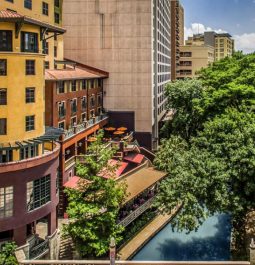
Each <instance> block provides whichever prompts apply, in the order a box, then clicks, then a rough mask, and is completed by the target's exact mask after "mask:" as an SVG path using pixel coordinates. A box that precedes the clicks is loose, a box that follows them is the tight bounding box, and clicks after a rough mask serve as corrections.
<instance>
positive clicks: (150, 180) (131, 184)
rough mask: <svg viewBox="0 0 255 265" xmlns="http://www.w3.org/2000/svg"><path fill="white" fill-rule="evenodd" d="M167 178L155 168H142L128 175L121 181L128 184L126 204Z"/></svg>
mask: <svg viewBox="0 0 255 265" xmlns="http://www.w3.org/2000/svg"><path fill="white" fill-rule="evenodd" d="M165 176H166V173H165V172H162V171H158V170H156V169H154V168H153V167H149V168H142V169H141V170H139V171H136V172H135V173H133V174H132V175H128V176H127V177H126V178H124V179H122V180H120V182H122V181H123V182H125V183H126V184H127V194H128V196H127V198H126V202H128V201H130V200H131V199H133V198H135V197H137V196H138V195H139V194H140V193H142V192H143V191H145V190H146V189H148V188H150V187H151V186H153V185H154V184H156V183H157V182H158V181H160V180H161V179H163V178H164V177H165Z"/></svg>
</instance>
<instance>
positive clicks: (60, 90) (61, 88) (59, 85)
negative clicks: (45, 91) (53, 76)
mask: <svg viewBox="0 0 255 265" xmlns="http://www.w3.org/2000/svg"><path fill="white" fill-rule="evenodd" d="M57 93H58V94H62V93H65V82H64V81H59V82H58V83H57Z"/></svg>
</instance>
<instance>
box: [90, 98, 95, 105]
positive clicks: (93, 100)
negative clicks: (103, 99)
mask: <svg viewBox="0 0 255 265" xmlns="http://www.w3.org/2000/svg"><path fill="white" fill-rule="evenodd" d="M94 107H95V96H91V97H90V108H94Z"/></svg>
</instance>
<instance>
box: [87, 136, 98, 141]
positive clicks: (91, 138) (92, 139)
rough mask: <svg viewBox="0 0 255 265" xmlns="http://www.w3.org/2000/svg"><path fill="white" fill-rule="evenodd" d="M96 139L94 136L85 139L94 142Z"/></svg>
mask: <svg viewBox="0 0 255 265" xmlns="http://www.w3.org/2000/svg"><path fill="white" fill-rule="evenodd" d="M96 140H97V138H96V137H89V139H88V140H87V141H88V142H95V141H96Z"/></svg>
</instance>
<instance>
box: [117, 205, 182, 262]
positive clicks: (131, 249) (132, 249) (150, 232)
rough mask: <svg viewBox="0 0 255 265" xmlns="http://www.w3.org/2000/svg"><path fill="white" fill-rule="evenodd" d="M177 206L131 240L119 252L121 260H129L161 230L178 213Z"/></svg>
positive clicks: (157, 218)
mask: <svg viewBox="0 0 255 265" xmlns="http://www.w3.org/2000/svg"><path fill="white" fill-rule="evenodd" d="M178 209H179V208H176V209H175V210H174V211H173V212H172V213H171V214H169V215H159V216H157V217H156V218H154V219H153V220H152V221H151V222H150V223H149V224H148V225H147V226H146V227H145V228H144V229H143V230H141V231H140V232H139V233H138V234H137V235H136V236H135V237H134V238H133V239H132V240H130V241H129V242H128V243H127V244H126V245H125V246H124V247H123V248H122V249H121V250H120V251H119V253H118V259H119V260H127V259H128V258H129V257H131V256H132V255H133V254H134V253H136V252H137V251H138V250H139V249H141V248H142V247H143V246H144V245H145V244H146V243H147V242H148V241H149V240H150V239H151V238H152V237H153V236H154V235H155V234H156V233H157V232H158V231H160V230H161V229H162V228H163V227H164V226H165V225H166V224H167V223H168V222H169V221H170V220H171V218H172V217H173V216H174V215H175V214H176V212H177V211H178Z"/></svg>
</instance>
